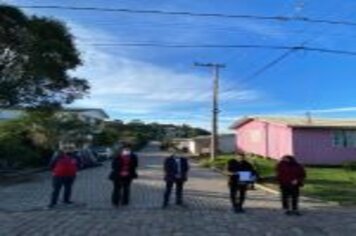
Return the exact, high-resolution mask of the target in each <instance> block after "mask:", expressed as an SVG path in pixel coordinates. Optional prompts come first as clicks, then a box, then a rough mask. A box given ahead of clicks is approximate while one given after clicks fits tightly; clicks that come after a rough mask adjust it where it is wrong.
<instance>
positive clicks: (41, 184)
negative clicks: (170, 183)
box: [0, 146, 356, 236]
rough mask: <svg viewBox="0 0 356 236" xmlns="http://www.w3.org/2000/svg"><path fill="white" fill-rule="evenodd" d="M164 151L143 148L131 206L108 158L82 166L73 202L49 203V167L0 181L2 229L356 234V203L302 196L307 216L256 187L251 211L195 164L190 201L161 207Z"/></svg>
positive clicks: (214, 176) (156, 233) (21, 231)
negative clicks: (118, 195)
mask: <svg viewBox="0 0 356 236" xmlns="http://www.w3.org/2000/svg"><path fill="white" fill-rule="evenodd" d="M165 156H166V155H165V154H164V153H161V152H159V151H158V149H157V146H150V147H149V148H148V149H146V150H145V151H144V152H142V153H141V154H140V166H141V167H140V172H139V175H140V178H139V179H138V180H137V181H135V182H134V184H133V188H132V197H133V198H132V205H130V206H128V207H122V208H119V209H113V208H112V207H111V204H110V201H109V199H110V191H111V182H109V181H108V180H107V175H108V172H109V167H108V164H109V163H107V164H105V165H104V166H102V167H98V168H95V169H89V170H85V171H82V172H80V175H79V176H78V178H77V181H76V183H75V186H74V193H73V200H74V201H76V204H75V205H74V206H70V207H64V206H59V207H58V208H56V209H54V210H46V209H45V206H46V205H47V203H48V198H49V193H50V190H51V188H50V186H51V185H50V179H49V178H50V174H49V173H42V174H38V175H36V176H35V177H34V178H33V179H31V180H29V181H28V182H25V183H19V184H16V185H11V186H1V187H0V235H1V236H3V235H5V236H6V235H124V236H131V235H132V236H139V235H152V236H160V235H176V236H183V235H194V236H199V235H204V236H209V235H214V236H217V235H219V236H220V235H221V236H224V235H270V236H274V235H288V236H290V235H343V236H344V235H356V212H355V209H345V208H338V207H333V206H329V205H326V204H323V203H320V202H316V201H304V202H303V203H302V207H303V209H304V210H303V213H304V215H303V216H302V217H286V216H284V215H283V214H282V212H281V211H280V206H279V201H278V196H276V195H273V194H269V193H266V192H263V191H261V190H256V191H250V192H249V196H248V200H247V204H246V209H247V213H246V214H242V215H241V214H239V215H236V214H233V213H232V212H231V210H230V204H229V201H228V195H227V187H226V180H225V179H224V177H222V176H221V175H220V174H218V173H214V172H212V171H210V170H205V169H201V168H199V167H197V166H193V168H192V171H191V176H190V180H189V182H188V184H187V185H186V197H185V202H186V203H187V206H186V207H183V208H179V207H176V206H171V207H170V208H168V209H165V210H162V209H161V208H160V206H161V203H162V193H163V182H162V161H163V158H164V157H165Z"/></svg>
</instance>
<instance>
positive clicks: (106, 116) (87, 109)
mask: <svg viewBox="0 0 356 236" xmlns="http://www.w3.org/2000/svg"><path fill="white" fill-rule="evenodd" d="M0 109H1V106H0ZM2 109H3V110H11V111H25V110H26V108H24V107H20V106H13V107H3V108H2ZM61 111H62V112H88V111H96V112H99V113H100V114H101V115H102V116H103V117H104V118H109V115H108V114H107V113H106V112H105V111H104V110H103V109H100V108H72V107H64V108H63V110H61Z"/></svg>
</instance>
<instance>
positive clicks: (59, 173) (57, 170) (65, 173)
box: [48, 150, 77, 208]
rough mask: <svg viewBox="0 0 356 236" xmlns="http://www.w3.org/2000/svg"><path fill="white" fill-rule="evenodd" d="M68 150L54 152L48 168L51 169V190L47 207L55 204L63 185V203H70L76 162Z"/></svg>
mask: <svg viewBox="0 0 356 236" xmlns="http://www.w3.org/2000/svg"><path fill="white" fill-rule="evenodd" d="M68 153H69V152H68V151H64V150H61V151H59V152H57V153H55V154H54V156H53V158H52V160H51V163H50V168H51V170H52V176H53V178H52V179H53V180H52V186H53V191H52V195H51V201H50V204H49V206H48V207H49V208H53V207H54V206H56V205H57V202H58V197H59V194H60V191H61V189H62V187H64V193H63V203H65V204H71V203H72V201H71V194H72V186H73V183H74V180H75V177H76V174H77V162H76V160H75V159H74V158H72V157H71V156H70V155H69V154H68Z"/></svg>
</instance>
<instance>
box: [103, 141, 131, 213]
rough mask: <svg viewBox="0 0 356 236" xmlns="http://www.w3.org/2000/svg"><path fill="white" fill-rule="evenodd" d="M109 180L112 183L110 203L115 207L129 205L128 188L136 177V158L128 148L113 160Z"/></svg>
mask: <svg viewBox="0 0 356 236" xmlns="http://www.w3.org/2000/svg"><path fill="white" fill-rule="evenodd" d="M111 167H112V171H111V173H110V176H109V178H110V180H112V182H113V192H112V197H111V201H112V204H113V205H114V206H115V207H118V206H119V205H128V204H129V203H130V188H131V183H132V180H133V179H136V178H137V177H138V175H137V172H136V169H137V167H138V158H137V156H136V154H134V153H133V152H132V151H131V149H130V147H125V148H123V149H122V150H121V151H120V152H119V154H118V155H117V157H116V158H114V159H113V161H112V164H111Z"/></svg>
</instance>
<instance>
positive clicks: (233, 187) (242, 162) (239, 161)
mask: <svg viewBox="0 0 356 236" xmlns="http://www.w3.org/2000/svg"><path fill="white" fill-rule="evenodd" d="M240 172H245V173H246V172H248V173H250V175H251V177H252V179H254V178H256V176H257V172H256V170H255V169H254V167H253V166H252V165H251V163H249V162H248V161H247V160H246V158H245V156H244V155H243V154H242V155H241V154H240V155H239V156H237V158H236V159H231V160H230V161H228V163H227V173H228V175H229V180H228V186H229V190H230V200H231V203H232V207H233V210H234V211H235V212H236V213H242V212H244V209H243V204H244V202H245V198H246V192H247V188H248V185H249V184H250V183H251V182H250V181H242V180H241V178H240V176H239V173H240ZM237 193H239V197H238V199H239V200H238V201H237V196H236V195H237Z"/></svg>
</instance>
